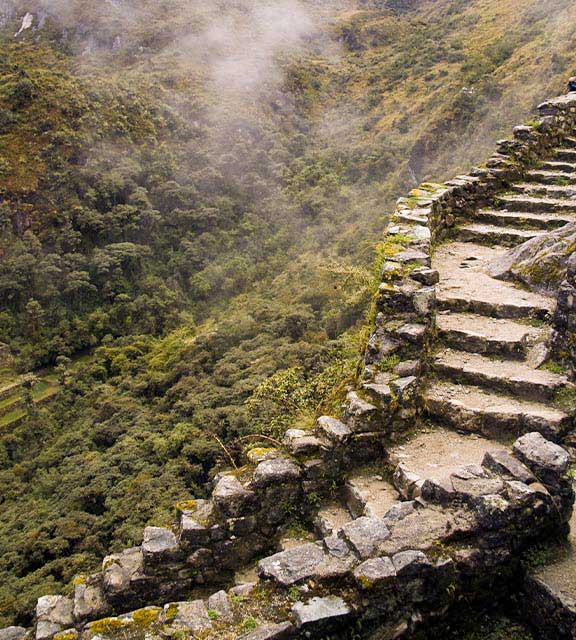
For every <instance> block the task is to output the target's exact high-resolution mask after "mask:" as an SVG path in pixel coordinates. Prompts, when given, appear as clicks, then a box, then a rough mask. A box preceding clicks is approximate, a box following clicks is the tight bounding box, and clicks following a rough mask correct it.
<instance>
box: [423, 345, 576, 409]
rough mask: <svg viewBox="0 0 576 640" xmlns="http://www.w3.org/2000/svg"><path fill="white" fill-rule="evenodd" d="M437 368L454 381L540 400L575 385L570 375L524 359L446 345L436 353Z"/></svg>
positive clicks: (551, 396)
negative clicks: (467, 350) (447, 346)
mask: <svg viewBox="0 0 576 640" xmlns="http://www.w3.org/2000/svg"><path fill="white" fill-rule="evenodd" d="M434 370H435V371H436V372H437V373H438V374H439V375H440V376H442V377H444V378H448V379H449V380H451V381H453V382H457V383H461V384H468V385H475V386H479V387H485V388H488V389H491V390H494V391H502V392H505V393H511V394H513V395H515V396H521V397H524V398H529V399H533V400H538V401H547V400H553V399H554V397H555V395H556V393H557V392H558V391H560V390H561V389H565V388H568V387H569V386H572V385H570V383H569V382H568V378H566V376H561V375H557V374H555V373H551V372H549V371H540V370H539V369H533V368H531V367H530V366H528V365H527V364H524V363H521V362H515V361H512V360H497V359H494V358H487V357H486V356H482V355H480V354H477V353H465V352H463V351H456V350H454V349H444V350H442V351H441V352H440V353H438V354H437V355H436V356H435V358H434Z"/></svg>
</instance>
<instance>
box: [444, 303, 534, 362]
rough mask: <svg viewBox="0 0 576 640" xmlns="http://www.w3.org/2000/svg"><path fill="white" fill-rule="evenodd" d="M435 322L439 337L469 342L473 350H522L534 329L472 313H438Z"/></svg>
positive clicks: (503, 319)
mask: <svg viewBox="0 0 576 640" xmlns="http://www.w3.org/2000/svg"><path fill="white" fill-rule="evenodd" d="M436 324H437V326H438V330H439V331H440V335H441V336H442V338H444V339H446V338H448V339H449V340H450V339H452V340H454V341H455V342H456V343H457V345H458V346H461V345H464V344H469V345H470V348H473V349H474V351H475V352H476V353H497V352H499V351H503V352H504V353H506V354H510V353H514V352H517V353H520V354H521V353H522V351H523V350H524V349H525V348H526V346H527V344H528V342H529V341H530V340H532V339H535V338H536V337H537V336H538V330H537V329H534V328H532V327H529V326H527V325H524V324H520V323H518V322H514V321H513V320H508V319H505V318H490V317H487V316H481V315H477V314H475V313H447V314H438V316H437V318H436Z"/></svg>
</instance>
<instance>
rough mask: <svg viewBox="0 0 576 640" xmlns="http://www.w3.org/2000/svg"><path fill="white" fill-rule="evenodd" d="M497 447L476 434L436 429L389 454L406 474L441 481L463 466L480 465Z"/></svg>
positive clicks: (441, 428) (396, 447) (429, 430)
mask: <svg viewBox="0 0 576 640" xmlns="http://www.w3.org/2000/svg"><path fill="white" fill-rule="evenodd" d="M501 448H502V446H501V445H500V444H499V443H498V442H494V441H492V440H488V439H486V438H483V437H482V436H479V435H476V434H468V435H464V434H461V433H458V432H456V431H453V430H451V429H445V428H443V427H437V428H432V429H428V430H426V431H422V432H421V433H419V434H417V435H416V436H414V437H413V438H411V439H410V440H409V441H408V442H405V443H402V444H400V445H397V446H395V447H394V448H393V449H392V450H391V452H390V460H391V462H392V463H393V464H397V465H400V466H401V467H402V468H403V469H404V470H405V472H406V473H407V474H412V475H414V476H417V477H419V478H422V479H426V478H435V479H437V480H440V481H442V480H447V479H448V478H449V477H450V476H451V475H452V474H453V473H454V472H455V471H457V470H458V469H460V468H462V467H463V466H466V465H480V464H481V463H482V460H483V459H484V456H485V455H486V453H487V452H488V451H495V450H497V449H501Z"/></svg>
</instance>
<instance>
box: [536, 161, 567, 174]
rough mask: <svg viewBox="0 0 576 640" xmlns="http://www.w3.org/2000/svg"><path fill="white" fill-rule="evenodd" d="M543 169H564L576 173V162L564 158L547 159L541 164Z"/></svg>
mask: <svg viewBox="0 0 576 640" xmlns="http://www.w3.org/2000/svg"><path fill="white" fill-rule="evenodd" d="M540 169H541V170H543V171H563V172H564V173H576V162H565V161H562V160H547V161H546V162H542V163H541V164H540Z"/></svg>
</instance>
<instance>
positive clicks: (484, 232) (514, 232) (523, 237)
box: [455, 223, 546, 247]
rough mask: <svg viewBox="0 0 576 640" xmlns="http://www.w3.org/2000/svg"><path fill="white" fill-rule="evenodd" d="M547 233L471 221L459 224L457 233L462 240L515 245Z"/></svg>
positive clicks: (507, 245) (541, 230)
mask: <svg viewBox="0 0 576 640" xmlns="http://www.w3.org/2000/svg"><path fill="white" fill-rule="evenodd" d="M545 233H546V231H545V230H543V229H530V230H528V229H515V228H514V227H497V226H494V225H489V224H481V223H471V224H463V225H461V226H459V227H458V229H457V231H456V234H455V235H456V239H457V240H459V241H460V242H477V243H480V244H487V245H494V244H497V245H500V246H503V247H515V246H517V245H519V244H522V243H523V242H526V241H527V240H531V239H532V238H536V237H538V236H541V235H543V234H545Z"/></svg>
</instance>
